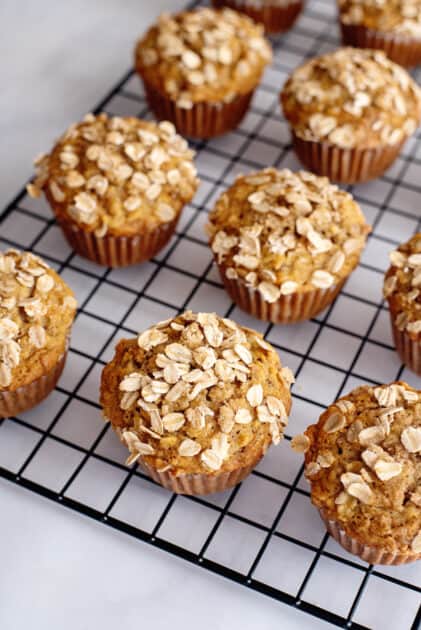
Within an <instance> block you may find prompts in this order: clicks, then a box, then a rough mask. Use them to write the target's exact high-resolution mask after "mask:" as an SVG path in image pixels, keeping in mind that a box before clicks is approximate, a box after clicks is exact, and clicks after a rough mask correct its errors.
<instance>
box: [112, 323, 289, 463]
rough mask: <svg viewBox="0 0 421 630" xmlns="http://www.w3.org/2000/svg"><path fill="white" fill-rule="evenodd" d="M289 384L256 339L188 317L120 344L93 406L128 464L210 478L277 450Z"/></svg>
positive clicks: (284, 371)
mask: <svg viewBox="0 0 421 630" xmlns="http://www.w3.org/2000/svg"><path fill="white" fill-rule="evenodd" d="M291 380H292V379H291V374H290V372H289V371H288V370H287V368H283V369H281V365H280V362H279V358H278V355H277V353H276V352H275V350H274V349H273V348H272V347H271V346H269V344H266V343H265V342H263V341H262V340H261V336H260V335H259V334H258V333H255V332H254V331H251V330H249V329H245V328H242V327H240V326H238V325H237V324H235V323H234V322H232V321H231V320H228V319H224V318H221V317H219V316H217V315H215V314H209V313H199V314H194V313H192V312H186V313H184V314H183V315H180V316H178V317H176V318H175V319H174V320H169V321H166V322H162V323H160V324H157V325H156V326H154V327H152V328H150V329H148V330H147V331H145V332H143V333H141V334H140V335H139V337H138V339H137V340H133V341H123V342H121V343H120V345H119V346H118V347H117V354H116V357H115V358H114V360H113V362H111V363H110V364H109V365H108V366H107V367H106V368H105V370H104V375H103V380H102V390H101V402H102V405H103V407H104V412H105V413H106V415H107V417H109V418H110V419H111V422H112V424H113V426H114V427H115V428H116V429H117V431H118V432H119V434H120V436H121V439H122V440H123V442H125V443H126V444H127V446H128V448H129V450H130V453H131V455H130V458H129V463H132V462H134V461H136V460H137V458H138V457H139V456H140V455H150V456H151V457H152V459H151V460H149V461H150V462H151V463H152V462H153V465H154V467H155V468H156V469H158V470H160V469H162V468H163V467H167V466H169V468H170V469H171V470H172V471H173V473H174V474H179V473H181V472H185V471H186V470H188V471H189V472H203V471H205V472H206V471H207V472H209V471H217V470H219V469H221V468H225V469H226V466H227V465H228V466H229V463H228V460H230V461H231V462H234V463H237V464H238V463H239V462H241V460H242V458H244V457H246V454H247V451H250V450H251V451H253V450H254V449H256V452H259V449H262V446H263V452H264V450H265V449H266V447H267V446H268V444H269V443H270V442H274V443H278V442H279V440H280V438H281V436H282V433H283V429H284V427H285V425H286V423H287V420H288V416H287V414H288V411H289V407H290V394H289V387H290V383H291ZM145 445H147V447H148V452H147V453H146V450H145V448H146V447H145ZM167 469H168V468H167Z"/></svg>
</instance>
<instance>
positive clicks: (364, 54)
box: [281, 48, 421, 149]
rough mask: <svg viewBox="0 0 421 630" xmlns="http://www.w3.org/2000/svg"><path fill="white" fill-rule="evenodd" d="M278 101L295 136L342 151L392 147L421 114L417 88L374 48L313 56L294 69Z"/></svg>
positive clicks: (343, 50) (415, 123) (414, 124)
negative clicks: (336, 147) (323, 143)
mask: <svg viewBox="0 0 421 630" xmlns="http://www.w3.org/2000/svg"><path fill="white" fill-rule="evenodd" d="M281 99H282V106H283V109H284V114H285V117H286V118H287V120H288V121H289V123H290V124H291V125H292V127H293V130H294V132H295V133H296V134H297V135H298V136H299V137H300V138H302V139H304V140H310V141H316V142H318V141H321V140H322V141H324V142H329V143H330V144H333V145H336V146H338V147H340V148H343V149H351V148H354V147H358V148H360V149H361V148H370V147H378V146H384V145H394V144H397V143H399V142H401V141H402V140H404V139H405V138H406V137H407V136H410V135H411V134H412V133H413V132H414V131H415V129H416V127H417V125H418V123H419V120H420V115H421V92H420V89H419V87H418V86H417V84H416V83H415V82H414V81H413V79H412V78H411V77H410V75H409V74H408V73H407V72H406V70H404V69H403V68H401V67H400V66H398V65H397V64H395V63H393V61H390V60H389V59H388V58H387V57H386V55H385V54H384V53H383V52H382V51H379V50H361V49H358V48H339V49H338V50H336V51H335V52H333V53H328V54H326V55H322V56H321V57H315V58H314V59H311V60H310V61H308V62H306V63H305V64H304V65H302V66H300V67H299V68H297V70H294V72H293V73H292V75H291V76H290V78H289V79H288V81H287V82H286V84H285V87H284V89H283V91H282V95H281Z"/></svg>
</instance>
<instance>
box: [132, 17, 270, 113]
mask: <svg viewBox="0 0 421 630" xmlns="http://www.w3.org/2000/svg"><path fill="white" fill-rule="evenodd" d="M271 59H272V51H271V47H270V44H269V42H268V41H267V40H266V39H265V38H264V37H263V27H262V26H261V25H258V24H255V23H254V22H253V21H252V20H250V19H249V18H248V17H247V16H245V15H241V14H239V13H237V12H236V11H231V10H230V9H222V10H220V11H217V10H213V9H205V8H202V9H198V10H195V11H188V12H183V13H179V14H177V15H173V16H172V15H168V14H164V15H162V16H161V17H160V19H159V21H158V24H157V25H156V26H153V27H152V28H151V29H150V30H149V31H148V32H147V34H146V35H145V37H144V38H143V39H142V40H141V41H140V42H139V43H138V45H137V48H136V67H137V69H138V71H139V72H140V74H141V75H142V76H143V77H144V78H146V79H147V80H148V81H149V82H151V83H152V84H153V85H154V86H155V88H156V89H157V90H158V91H160V92H163V93H164V94H166V95H168V96H169V97H170V98H171V99H173V100H174V101H176V103H177V105H178V107H181V108H185V109H190V108H192V107H193V104H194V103H198V102H203V101H206V102H218V101H219V102H220V101H224V102H230V101H232V100H233V99H234V98H235V97H236V96H238V95H240V94H245V93H247V92H249V91H251V90H252V89H254V87H255V86H256V84H257V83H258V81H259V79H260V75H261V74H262V72H263V70H264V67H265V66H266V65H267V64H268V63H270V61H271Z"/></svg>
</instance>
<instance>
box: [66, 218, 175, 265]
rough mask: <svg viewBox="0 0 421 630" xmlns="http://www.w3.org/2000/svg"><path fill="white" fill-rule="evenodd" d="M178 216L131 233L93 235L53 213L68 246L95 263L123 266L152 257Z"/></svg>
mask: <svg viewBox="0 0 421 630" xmlns="http://www.w3.org/2000/svg"><path fill="white" fill-rule="evenodd" d="M179 216H180V213H179V215H178V216H177V217H176V218H175V219H174V220H173V221H171V222H169V223H163V224H161V225H159V226H158V227H156V228H154V229H153V230H149V231H146V230H145V231H144V232H143V233H142V234H137V235H135V236H111V235H110V234H106V235H105V236H96V235H95V234H94V233H93V232H88V231H86V230H85V229H83V228H82V227H80V226H79V225H78V224H77V223H74V222H72V221H66V220H65V219H63V218H62V217H59V216H57V222H58V224H59V225H60V227H61V229H62V230H63V233H64V235H65V237H66V239H67V241H68V243H69V245H70V247H71V248H72V249H74V251H75V252H76V253H77V254H79V256H82V257H83V258H88V259H89V260H92V261H93V262H95V263H98V264H99V265H105V266H106V267H127V266H128V265H134V264H136V263H141V262H144V261H145V260H150V259H151V258H153V257H154V256H155V255H156V254H157V253H158V252H159V251H160V250H161V249H162V248H163V247H165V245H166V244H167V243H168V241H169V240H170V238H171V237H172V235H173V234H174V231H175V228H176V226H177V223H178V219H179Z"/></svg>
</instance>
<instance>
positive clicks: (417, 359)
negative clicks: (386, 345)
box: [389, 300, 421, 375]
mask: <svg viewBox="0 0 421 630" xmlns="http://www.w3.org/2000/svg"><path fill="white" fill-rule="evenodd" d="M398 313H399V311H398V310H397V309H396V308H394V306H393V300H389V314H390V323H391V326H392V335H393V341H394V343H395V348H396V351H397V353H398V355H399V357H400V359H401V361H402V363H403V364H404V365H406V366H407V367H409V369H410V370H412V371H413V372H415V373H416V374H419V375H421V340H420V335H414V334H412V335H410V334H409V333H408V332H407V331H406V330H399V328H398V327H397V325H396V317H397V316H398Z"/></svg>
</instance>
